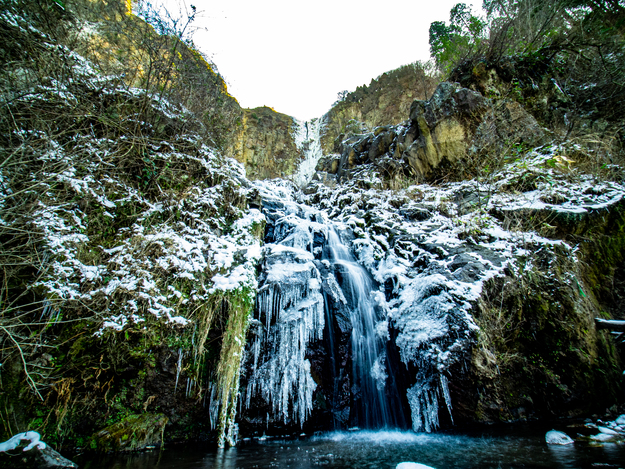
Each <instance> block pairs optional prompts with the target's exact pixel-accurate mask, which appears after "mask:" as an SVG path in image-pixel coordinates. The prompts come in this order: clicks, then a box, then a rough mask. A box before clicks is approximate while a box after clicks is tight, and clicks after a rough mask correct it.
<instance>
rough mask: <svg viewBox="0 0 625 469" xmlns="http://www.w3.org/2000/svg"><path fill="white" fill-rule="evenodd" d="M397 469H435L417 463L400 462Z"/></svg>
mask: <svg viewBox="0 0 625 469" xmlns="http://www.w3.org/2000/svg"><path fill="white" fill-rule="evenodd" d="M395 469H434V468H433V467H432V466H426V465H425V464H419V463H417V462H400V463H399V464H398V465H397V467H396V468H395Z"/></svg>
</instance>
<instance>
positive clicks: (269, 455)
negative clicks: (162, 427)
mask: <svg viewBox="0 0 625 469" xmlns="http://www.w3.org/2000/svg"><path fill="white" fill-rule="evenodd" d="M555 428H556V429H558V430H565V431H566V432H567V433H568V434H569V435H571V436H575V431H574V430H571V429H567V428H558V427H555ZM550 429H551V428H547V429H546V430H550ZM546 430H545V431H546ZM545 431H542V429H541V430H540V431H537V430H536V429H526V428H516V429H515V430H514V431H510V430H506V434H502V433H501V431H495V430H489V431H487V432H477V433H474V434H466V433H465V434H452V433H437V434H415V433H410V432H396V431H388V432H385V431H376V432H344V433H325V434H321V435H317V436H312V437H300V438H294V439H264V440H253V441H243V442H241V443H240V446H239V447H237V448H231V449H227V450H218V449H214V448H201V447H198V446H195V447H185V448H180V447H171V448H165V449H163V450H161V451H158V450H155V451H152V452H145V453H139V454H131V455H126V456H115V457H106V458H100V459H98V460H94V459H93V458H86V457H81V456H78V457H76V458H74V460H75V461H76V462H77V463H78V464H79V465H80V467H81V468H84V469H103V468H107V469H148V468H160V469H200V468H202V469H213V468H215V469H238V468H241V469H243V468H245V469H247V468H271V467H277V468H295V469H308V468H318V467H325V468H345V469H352V468H353V469H356V468H359V469H360V468H388V469H394V468H395V467H396V466H397V464H399V463H400V462H407V461H411V462H418V463H421V464H426V465H428V466H432V467H434V468H436V469H444V468H464V469H472V468H476V469H477V468H480V469H486V468H502V469H504V468H582V469H583V468H625V445H617V444H607V445H604V446H591V445H589V444H587V443H578V442H576V443H575V445H571V446H563V447H554V446H548V445H547V444H546V443H545V440H544V434H545Z"/></svg>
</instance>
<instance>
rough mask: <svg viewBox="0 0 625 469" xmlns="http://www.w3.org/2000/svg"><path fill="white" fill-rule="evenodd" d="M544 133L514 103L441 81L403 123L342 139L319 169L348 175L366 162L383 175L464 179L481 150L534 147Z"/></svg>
mask: <svg viewBox="0 0 625 469" xmlns="http://www.w3.org/2000/svg"><path fill="white" fill-rule="evenodd" d="M544 137H545V130H544V129H543V128H541V127H540V126H539V125H538V123H537V122H536V120H535V119H534V118H533V117H532V116H531V115H530V114H528V113H527V112H525V111H524V110H523V108H522V107H521V106H520V105H519V104H518V103H516V102H513V101H506V100H500V101H497V102H496V103H494V102H493V101H491V100H490V99H487V98H484V97H483V96H482V95H481V94H480V93H478V92H476V91H472V90H469V89H466V88H461V87H460V86H459V85H457V84H453V83H447V82H445V83H441V84H440V85H439V86H438V87H437V88H436V91H435V92H434V94H433V95H432V97H431V98H430V99H429V100H428V101H418V100H417V101H414V102H413V103H412V106H411V108H410V119H409V120H408V121H406V122H404V123H402V124H400V125H393V126H382V127H377V128H376V129H374V131H373V132H371V133H368V134H364V135H362V134H361V135H355V136H353V137H351V138H348V139H346V140H344V141H342V142H341V143H340V144H339V145H337V147H336V149H337V150H339V152H340V156H339V155H338V154H337V155H331V156H328V157H326V158H324V159H323V160H322V161H321V162H320V164H319V166H318V170H320V171H323V172H327V173H332V174H336V175H337V176H338V177H339V178H344V177H346V178H349V174H350V170H353V169H354V168H356V167H357V166H359V165H363V164H369V163H370V164H373V165H374V166H375V167H378V168H380V169H381V170H382V172H383V174H384V175H385V176H386V177H387V178H393V177H395V176H397V175H401V174H403V175H410V176H412V177H416V178H417V179H422V180H423V179H425V180H435V179H440V178H443V177H445V178H447V179H449V178H451V179H455V178H464V177H466V176H470V175H471V174H472V171H475V170H476V168H477V167H478V166H479V165H480V163H481V161H480V159H482V158H484V157H485V155H486V154H491V155H492V154H502V153H503V152H504V151H505V148H506V147H507V146H512V145H513V144H515V143H518V142H523V144H525V145H538V144H539V143H540V142H541V141H542V140H543V139H544Z"/></svg>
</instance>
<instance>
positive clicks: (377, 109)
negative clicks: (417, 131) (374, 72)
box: [321, 64, 438, 154]
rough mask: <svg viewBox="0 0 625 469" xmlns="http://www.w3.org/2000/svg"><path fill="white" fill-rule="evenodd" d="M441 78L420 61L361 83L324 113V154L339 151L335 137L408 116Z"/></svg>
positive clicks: (430, 93)
mask: <svg viewBox="0 0 625 469" xmlns="http://www.w3.org/2000/svg"><path fill="white" fill-rule="evenodd" d="M437 84H438V80H437V79H436V78H433V77H431V76H428V75H427V73H426V71H425V70H424V68H423V67H422V66H421V65H419V64H410V65H404V66H403V67H400V68H398V69H396V70H392V71H390V72H387V73H384V74H382V75H381V76H379V77H378V78H376V79H375V80H371V83H370V84H369V86H361V87H358V88H357V89H356V91H353V92H351V93H349V94H348V95H347V96H345V98H344V99H343V100H342V101H340V102H338V103H337V104H335V105H334V106H333V107H332V109H330V111H328V113H327V114H326V116H325V131H324V134H323V135H322V137H321V145H322V148H323V151H324V154H329V153H333V152H336V151H337V150H336V149H335V141H338V140H342V138H345V137H346V136H349V135H350V134H354V133H360V132H361V131H362V130H369V131H370V130H372V129H373V128H374V127H377V126H382V125H392V124H399V123H400V122H402V121H403V120H405V119H406V117H407V116H408V114H409V112H410V106H411V105H412V102H413V101H414V100H415V99H424V100H425V99H428V98H429V97H430V96H431V95H432V93H433V92H434V89H435V88H436V85H437Z"/></svg>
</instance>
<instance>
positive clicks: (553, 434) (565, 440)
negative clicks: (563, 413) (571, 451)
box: [545, 430, 575, 445]
mask: <svg viewBox="0 0 625 469" xmlns="http://www.w3.org/2000/svg"><path fill="white" fill-rule="evenodd" d="M545 441H546V442H547V444H549V445H572V444H573V443H575V442H574V441H573V439H572V438H571V437H570V436H568V435H567V434H566V433H563V432H559V431H556V430H550V431H548V432H547V434H546V435H545Z"/></svg>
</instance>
